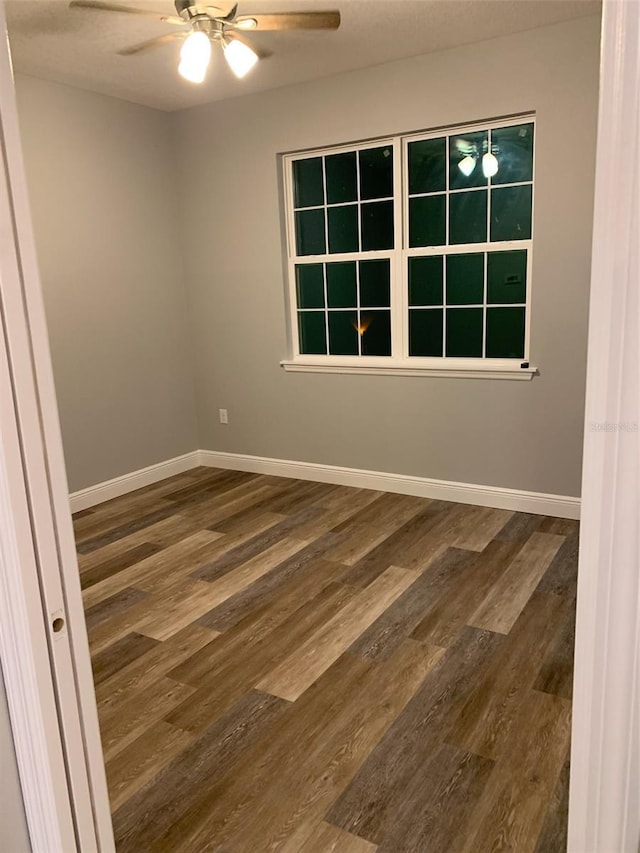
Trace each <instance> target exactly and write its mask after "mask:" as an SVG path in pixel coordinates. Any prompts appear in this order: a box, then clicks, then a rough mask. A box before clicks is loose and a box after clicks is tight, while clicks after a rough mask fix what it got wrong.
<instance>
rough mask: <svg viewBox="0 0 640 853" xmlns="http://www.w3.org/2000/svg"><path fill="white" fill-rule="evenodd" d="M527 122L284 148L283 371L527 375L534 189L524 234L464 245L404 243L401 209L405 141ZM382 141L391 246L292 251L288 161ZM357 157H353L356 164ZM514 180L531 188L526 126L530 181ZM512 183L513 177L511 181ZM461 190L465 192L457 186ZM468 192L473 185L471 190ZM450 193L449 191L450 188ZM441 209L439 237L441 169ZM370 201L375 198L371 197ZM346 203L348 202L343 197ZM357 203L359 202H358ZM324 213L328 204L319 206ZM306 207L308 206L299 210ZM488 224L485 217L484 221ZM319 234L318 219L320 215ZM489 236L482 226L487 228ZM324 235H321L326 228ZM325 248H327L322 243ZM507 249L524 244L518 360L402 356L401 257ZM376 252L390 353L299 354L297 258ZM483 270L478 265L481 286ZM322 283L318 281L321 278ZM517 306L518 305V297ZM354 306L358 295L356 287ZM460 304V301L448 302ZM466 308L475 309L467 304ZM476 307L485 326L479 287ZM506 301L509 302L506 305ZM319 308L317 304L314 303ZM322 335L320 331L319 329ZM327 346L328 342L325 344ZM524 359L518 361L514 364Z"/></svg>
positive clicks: (405, 338)
mask: <svg viewBox="0 0 640 853" xmlns="http://www.w3.org/2000/svg"><path fill="white" fill-rule="evenodd" d="M524 123H531V124H534V126H535V115H534V114H530V113H527V114H523V115H517V116H510V117H507V118H504V119H499V120H490V121H489V120H488V121H483V122H474V123H473V124H462V125H455V126H450V127H446V128H436V129H434V130H430V131H423V132H415V133H411V134H402V135H397V136H390V137H381V138H378V139H369V140H366V141H364V142H359V143H354V144H344V145H336V146H327V147H323V148H318V149H314V150H310V151H299V152H292V153H288V154H285V155H283V158H282V159H283V178H284V205H285V224H286V249H287V265H286V267H287V279H288V281H287V307H288V311H289V320H290V326H289V328H290V330H291V337H290V342H289V358H288V359H285V360H283V361H282V362H281V365H282V367H283V368H284V369H285V370H286V371H291V372H310V373H314V372H316V373H360V374H375V375H390V376H391V375H393V376H398V375H401V376H449V377H453V376H456V377H464V378H494V379H520V380H528V379H532V378H533V376H534V375H535V373H536V372H537V369H536V368H535V367H532V366H531V365H530V362H529V353H530V333H531V271H532V254H533V227H534V226H533V223H534V208H535V191H534V192H533V202H532V211H531V217H532V235H531V238H530V239H528V240H512V241H503V242H493V243H492V242H489V241H487V242H485V243H466V244H456V245H448V244H445V245H443V246H433V247H418V248H409V247H408V221H409V220H408V207H409V192H408V180H409V179H408V169H407V168H406V165H405V164H406V163H407V162H408V145H409V144H410V143H411V142H415V141H418V140H422V139H436V138H440V137H443V136H444V137H448V136H449V135H453V134H455V135H458V134H460V133H471V132H474V131H479V130H492V129H494V128H501V127H510V126H512V125H513V124H524ZM384 145H386V146H389V147H391V148H393V160H394V164H393V165H394V196H393V203H394V248H393V249H388V250H380V251H372V252H362V251H361V252H357V253H354V252H350V253H347V254H339V253H333V254H330V253H328V252H326V253H325V254H322V255H304V256H298V255H297V254H296V242H295V209H294V203H293V198H294V195H293V163H294V161H299V160H303V159H311V158H314V157H324V156H326V155H330V154H340V153H347V152H348V153H351V152H356V153H357V152H359V151H361V150H364V149H368V148H372V147H380V146H384ZM358 162H359V161H358V159H357V160H356V163H358ZM519 183H522V184H529V183H531V185H532V187H535V130H534V163H533V176H532V180H531V182H529V181H523V182H519ZM514 185H516V186H517V185H518V183H516V184H514ZM491 186H492V184H491V182H490V181H489V182H488V183H487V185H486V187H479V188H478V189H486V190H487V191H488V204H487V217H488V218H489V217H490V211H491V204H490V196H491V193H490V189H491ZM508 186H512V184H500V187H508ZM463 191H466V190H463ZM471 191H473V190H471ZM451 192H456V191H455V190H453V191H451ZM445 195H446V203H447V214H446V227H447V239H448V229H449V217H448V205H449V198H450V190H449V173H448V169H447V185H446V190H445ZM376 200H377V199H376ZM349 203H350V204H351V203H352V202H349ZM358 203H360V202H358ZM323 207H324V210H325V215H326V211H327V208H328V206H327V205H326V203H325V204H324V205H323ZM306 209H307V210H309V209H313V208H306ZM488 224H489V223H488ZM358 228H360V217H358ZM325 232H326V233H327V231H326V221H325ZM487 237H489V231H487ZM327 239H328V233H327ZM327 249H328V246H327ZM513 249H526V250H527V291H526V302H525V350H524V357H523V358H521V359H511V358H510V359H498V358H486V356H484V355H483V356H482V357H480V358H452V357H447V356H442V357H432V358H423V357H416V356H409V352H408V348H409V330H408V327H409V310H410V309H409V304H408V273H407V269H408V262H407V259H408V258H409V257H411V256H416V255H417V256H425V255H443V256H447V255H451V254H470V253H481V252H484V253H485V264H486V257H487V256H486V253H487V252H489V251H494V252H495V251H509V250H513ZM376 258H389V259H390V265H391V294H390V295H391V299H390V310H391V352H392V355H390V356H361V355H350V356H344V355H328V354H327V355H322V354H319V355H310V354H303V353H301V352H300V344H299V332H298V305H297V296H296V272H295V267H296V264H297V263H300V260H301V259H303V261H304V263H305V264H307V263H308V264H312V263H323V264H326V263H333V262H338V261H345V260H349V261H356V262H357V261H360V260H374V259H376ZM486 286H487V282H486V270H485V289H486ZM325 287H326V282H325ZM519 304H521V303H519ZM443 305H444V306H445V310H446V287H444V288H443ZM358 306H359V293H358ZM456 307H464V306H456ZM472 307H476V308H477V307H479V306H478V305H474V306H472ZM481 307H483V312H484V315H485V316H484V318H483V329H484V328H486V293H485V300H484V304H483V305H482V306H481ZM495 307H500V306H499V305H496V306H495ZM507 307H512V306H511V305H509V306H507ZM318 310H322V309H318ZM324 310H325V312H326V311H327V307H326V292H325V309H324ZM327 334H328V332H327ZM484 345H486V336H485V337H484ZM327 349H328V347H327ZM523 364H525V365H527V366H526V367H523V366H522V365H523Z"/></svg>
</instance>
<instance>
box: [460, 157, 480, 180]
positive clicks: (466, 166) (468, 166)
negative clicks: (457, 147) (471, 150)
mask: <svg viewBox="0 0 640 853" xmlns="http://www.w3.org/2000/svg"><path fill="white" fill-rule="evenodd" d="M475 167H476V158H475V157H472V156H471V155H470V154H467V156H466V157H465V158H464V160H460V162H459V163H458V169H460V171H461V172H462V174H463V175H464V176H465V178H468V177H469V175H470V174H471V173H472V172H473V170H474V169H475ZM485 174H486V172H485Z"/></svg>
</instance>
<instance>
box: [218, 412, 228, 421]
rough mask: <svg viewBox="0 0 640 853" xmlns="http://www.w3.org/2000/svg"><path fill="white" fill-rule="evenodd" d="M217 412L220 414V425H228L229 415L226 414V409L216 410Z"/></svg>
mask: <svg viewBox="0 0 640 853" xmlns="http://www.w3.org/2000/svg"><path fill="white" fill-rule="evenodd" d="M218 412H219V414H220V423H221V424H228V423H229V414H228V412H227V410H226V409H218Z"/></svg>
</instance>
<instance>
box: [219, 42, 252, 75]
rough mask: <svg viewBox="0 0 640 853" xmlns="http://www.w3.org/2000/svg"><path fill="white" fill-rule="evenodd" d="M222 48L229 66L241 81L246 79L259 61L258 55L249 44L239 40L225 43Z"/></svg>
mask: <svg viewBox="0 0 640 853" xmlns="http://www.w3.org/2000/svg"><path fill="white" fill-rule="evenodd" d="M222 47H223V49H224V58H225V59H226V60H227V65H228V66H229V68H230V69H231V70H232V71H233V73H234V74H235V75H236V77H238V78H240V79H242V77H245V76H246V75H247V74H248V73H249V71H251V69H252V68H253V66H254V65H255V64H256V62H257V61H258V54H257V53H256V52H255V51H254V50H251V48H250V47H249V45H248V44H245V43H244V42H241V41H238V40H237V39H233V40H232V41H223V42H222Z"/></svg>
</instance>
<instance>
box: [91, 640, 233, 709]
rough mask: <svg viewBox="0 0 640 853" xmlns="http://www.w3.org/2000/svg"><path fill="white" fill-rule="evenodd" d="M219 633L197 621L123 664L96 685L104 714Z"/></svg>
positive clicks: (146, 686) (165, 672) (97, 695)
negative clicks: (133, 659) (140, 655)
mask: <svg viewBox="0 0 640 853" xmlns="http://www.w3.org/2000/svg"><path fill="white" fill-rule="evenodd" d="M217 636H218V633H217V632H216V631H211V630H210V629H208V628H203V627H202V626H200V625H198V624H193V625H189V626H188V627H187V628H183V630H182V631H179V632H178V633H177V634H174V636H173V637H170V638H169V639H168V640H165V642H163V643H160V644H156V645H155V646H154V647H153V648H152V649H151V651H149V652H147V653H146V654H145V655H142V657H139V658H137V659H136V660H135V661H132V662H131V663H126V664H125V663H123V665H122V666H121V668H120V669H119V670H118V671H117V672H116V673H115V674H114V675H112V676H111V677H110V678H108V679H106V680H105V681H103V682H102V683H100V684H98V685H96V699H97V700H98V707H99V709H100V712H101V717H104V716H106V714H107V713H110V711H111V709H114V708H116V707H117V706H118V705H122V704H123V703H124V702H126V701H127V700H129V699H133V698H134V697H135V696H137V695H138V694H139V693H141V692H142V691H143V690H145V689H146V688H148V687H150V686H151V685H153V684H154V683H155V682H156V681H158V680H159V679H160V678H162V677H163V676H165V675H166V674H167V673H168V672H169V671H170V670H171V669H173V668H174V667H176V666H178V664H180V663H181V662H182V661H183V660H185V659H186V658H188V657H190V656H191V655H193V654H195V653H196V652H197V650H198V649H199V648H201V647H203V646H206V645H207V644H209V643H210V642H211V641H212V640H213V639H215V638H216V637H217Z"/></svg>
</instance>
